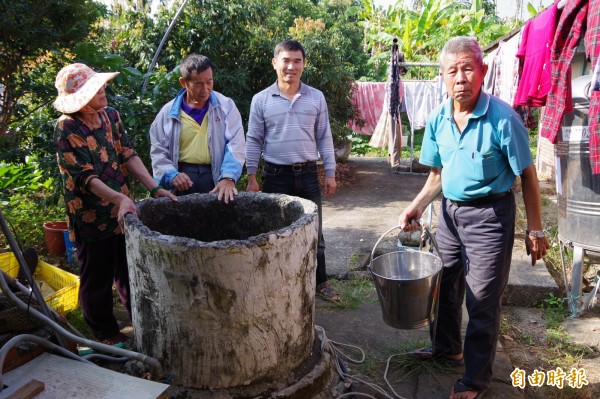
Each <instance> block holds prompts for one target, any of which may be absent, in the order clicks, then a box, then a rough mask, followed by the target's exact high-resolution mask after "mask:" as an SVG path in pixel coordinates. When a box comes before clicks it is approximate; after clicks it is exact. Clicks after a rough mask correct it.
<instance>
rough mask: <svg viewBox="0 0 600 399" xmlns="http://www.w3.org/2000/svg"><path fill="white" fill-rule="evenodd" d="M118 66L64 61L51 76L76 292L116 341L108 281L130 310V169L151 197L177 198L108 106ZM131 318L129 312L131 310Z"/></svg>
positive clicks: (121, 338) (120, 337)
mask: <svg viewBox="0 0 600 399" xmlns="http://www.w3.org/2000/svg"><path fill="white" fill-rule="evenodd" d="M118 74H119V73H118V72H111V73H97V72H95V71H93V70H92V69H91V68H90V67H88V66H87V65H84V64H80V63H76V64H71V65H68V66H66V67H64V68H63V69H62V70H61V71H60V72H59V73H58V75H57V76H56V82H55V86H56V88H57V90H58V97H57V98H56V101H55V102H54V108H56V109H57V110H58V111H60V112H62V113H63V115H62V116H61V117H60V118H59V119H58V121H57V123H56V127H55V138H56V152H57V159H58V166H59V169H60V173H61V175H62V177H63V181H64V185H65V192H64V197H65V204H66V210H67V216H68V220H69V234H70V237H71V240H73V241H74V242H75V246H76V248H77V258H78V260H79V266H80V281H81V286H80V289H79V299H80V302H81V307H82V310H83V316H84V318H85V321H86V322H87V324H88V325H89V326H90V328H91V330H92V333H93V334H94V336H95V337H96V339H98V340H100V341H102V342H104V343H107V344H110V345H112V344H116V343H119V342H128V341H129V338H128V337H127V336H125V335H124V334H122V333H121V332H120V331H119V326H118V324H117V321H116V319H115V316H114V314H113V299H112V285H113V282H114V284H115V286H116V287H117V291H118V293H119V298H120V300H121V303H122V304H123V305H124V306H125V308H126V309H127V311H128V312H129V313H130V312H131V304H130V294H129V274H128V271H127V258H126V254H125V237H124V235H123V220H124V217H125V215H126V214H128V213H132V214H134V215H135V214H136V207H135V204H134V202H133V201H132V200H131V198H130V197H129V182H128V177H127V175H128V174H131V175H132V176H133V177H135V178H136V179H138V180H139V181H140V182H141V183H142V184H143V185H144V186H145V187H146V188H147V189H148V190H149V191H150V194H151V196H152V197H169V198H171V199H172V200H174V201H176V200H177V197H175V196H174V195H173V194H171V193H170V192H169V191H167V190H164V189H163V188H162V187H161V186H158V185H156V182H155V181H154V179H153V178H152V176H151V175H150V174H149V173H148V170H147V169H146V167H145V166H144V164H143V162H142V161H141V159H140V158H139V157H138V156H137V154H136V152H135V151H134V149H133V148H132V146H131V143H130V142H129V139H128V137H127V135H126V134H125V131H124V128H123V124H122V122H121V117H120V115H119V113H118V112H117V110H115V109H114V108H110V107H108V102H107V100H106V94H105V91H104V90H105V87H106V84H107V83H108V82H109V81H110V80H111V79H113V78H114V77H115V76H117V75H118ZM130 318H131V314H130Z"/></svg>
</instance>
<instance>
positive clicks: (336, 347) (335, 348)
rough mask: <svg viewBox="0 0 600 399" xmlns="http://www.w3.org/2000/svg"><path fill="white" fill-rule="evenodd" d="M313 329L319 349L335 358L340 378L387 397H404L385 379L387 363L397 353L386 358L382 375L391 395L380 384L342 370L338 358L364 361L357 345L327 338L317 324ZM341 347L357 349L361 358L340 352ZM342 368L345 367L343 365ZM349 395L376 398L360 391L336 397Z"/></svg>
mask: <svg viewBox="0 0 600 399" xmlns="http://www.w3.org/2000/svg"><path fill="white" fill-rule="evenodd" d="M315 329H316V330H317V334H318V335H319V338H320V339H321V351H323V350H326V351H328V352H329V353H331V355H332V356H333V358H334V360H335V368H336V371H337V373H338V374H339V376H340V377H341V378H342V380H344V381H348V380H350V381H352V380H354V381H358V382H360V383H362V384H364V385H366V386H368V387H370V388H372V389H373V390H375V391H377V392H378V393H380V394H381V395H383V396H384V397H385V398H387V399H394V397H395V398H397V399H406V398H404V397H403V396H400V395H398V394H397V393H396V392H395V391H394V389H393V388H392V386H391V385H390V383H389V382H388V380H387V372H388V368H389V364H390V359H391V358H392V357H394V356H397V355H392V356H390V357H389V358H388V361H387V365H386V368H385V374H384V376H383V378H384V379H385V382H386V383H387V384H388V386H389V387H390V389H391V390H392V392H393V394H394V397H392V396H390V395H389V394H388V393H387V392H386V391H385V389H383V388H381V387H380V386H378V385H376V384H373V383H370V382H367V381H364V380H362V379H360V378H358V377H357V376H353V375H351V374H349V373H347V372H346V371H345V370H342V367H343V363H342V362H341V360H340V358H343V359H346V360H347V361H349V362H351V363H354V364H360V363H363V362H364V361H365V352H364V351H363V350H362V349H361V348H359V347H358V346H355V345H349V344H343V343H340V342H336V341H333V340H329V339H328V338H327V335H326V334H325V329H324V328H323V327H321V326H318V325H317V326H315ZM341 347H346V348H352V349H356V350H357V351H359V352H360V353H361V358H360V359H355V358H352V357H351V356H349V355H347V354H346V353H344V352H342V350H341V349H340V348H341ZM344 369H345V367H344ZM350 396H360V397H364V398H371V399H377V398H376V397H374V396H372V395H369V394H367V393H362V392H348V393H344V394H342V395H340V396H337V397H336V399H342V398H347V397H350Z"/></svg>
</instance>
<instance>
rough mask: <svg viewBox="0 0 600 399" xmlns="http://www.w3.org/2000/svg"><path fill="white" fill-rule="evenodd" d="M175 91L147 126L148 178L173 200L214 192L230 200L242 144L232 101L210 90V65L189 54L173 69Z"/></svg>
mask: <svg viewBox="0 0 600 399" xmlns="http://www.w3.org/2000/svg"><path fill="white" fill-rule="evenodd" d="M179 69H180V71H181V77H180V78H179V83H180V84H181V87H182V89H181V91H180V92H179V93H178V94H177V96H176V97H175V98H174V99H173V100H171V101H170V102H168V103H167V104H165V105H164V106H163V107H162V109H161V110H160V112H159V113H158V115H157V116H156V118H155V119H154V122H153V123H152V126H151V127H150V141H151V147H150V156H151V158H152V172H153V175H154V179H155V180H156V181H157V182H158V184H160V185H161V186H163V187H165V188H166V189H169V190H174V191H175V193H176V194H177V195H185V194H192V193H208V192H211V193H216V194H217V195H218V199H219V200H224V201H225V202H226V203H227V202H229V201H233V197H234V195H236V194H237V190H236V188H235V183H236V181H237V180H238V179H239V177H240V175H241V174H242V168H243V166H244V162H245V151H246V142H245V138H244V129H243V127H242V118H241V116H240V112H239V111H238V109H237V107H236V106H235V103H234V102H233V100H232V99H231V98H229V97H226V96H224V95H222V94H221V93H218V92H216V91H213V65H212V63H211V62H210V60H209V59H208V58H207V57H205V56H203V55H199V54H190V55H188V56H187V57H185V58H184V59H183V61H182V62H181V65H180V67H179Z"/></svg>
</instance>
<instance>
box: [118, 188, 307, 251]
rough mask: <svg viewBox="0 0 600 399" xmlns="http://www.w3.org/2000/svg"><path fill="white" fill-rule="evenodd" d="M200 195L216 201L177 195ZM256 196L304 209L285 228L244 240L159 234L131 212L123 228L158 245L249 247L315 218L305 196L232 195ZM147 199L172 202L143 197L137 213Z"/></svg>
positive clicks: (282, 235)
mask: <svg viewBox="0 0 600 399" xmlns="http://www.w3.org/2000/svg"><path fill="white" fill-rule="evenodd" d="M199 195H200V196H210V197H211V199H210V200H211V202H217V201H218V199H217V195H216V194H190V195H185V196H181V197H179V199H180V200H181V199H183V200H186V198H187V200H190V199H191V198H192V197H193V196H199ZM256 196H260V197H263V198H270V199H273V201H274V203H282V202H285V203H292V202H297V203H299V204H300V205H301V206H302V207H303V208H304V214H303V215H302V216H301V217H300V218H298V219H297V220H295V221H294V222H292V223H291V224H289V225H287V226H285V227H282V228H280V229H276V230H271V231H268V232H265V233H261V234H257V235H255V236H251V237H248V238H246V239H227V240H216V241H210V242H208V241H200V240H197V239H193V238H188V237H180V236H173V235H168V234H162V233H160V232H158V231H155V230H152V229H150V228H149V227H148V226H146V225H145V224H144V223H142V221H141V220H140V219H139V218H138V217H137V216H134V215H132V214H127V215H126V216H125V226H126V228H125V231H126V232H127V226H129V227H131V228H134V229H136V230H138V231H139V232H140V234H141V235H142V237H144V238H146V239H151V240H154V241H155V242H156V243H158V244H160V243H163V244H166V245H173V246H181V247H187V248H194V247H198V248H223V247H232V246H237V247H240V246H241V247H244V246H251V247H252V246H256V245H263V244H265V243H266V242H268V241H269V240H270V239H271V238H272V237H275V238H279V237H286V236H289V235H290V234H292V233H293V232H294V231H297V230H298V229H299V228H301V227H303V226H305V225H309V224H311V223H312V222H313V219H315V218H317V217H318V214H317V210H318V208H317V204H315V203H314V202H313V201H310V200H307V199H304V198H301V197H297V196H293V195H287V194H270V193H263V192H258V193H248V192H241V193H239V194H238V195H237V196H236V197H235V198H236V199H243V198H247V197H248V198H250V197H256ZM150 201H153V202H164V203H168V202H170V201H171V199H169V198H164V197H162V198H146V199H144V200H142V201H140V202H138V203H137V204H136V208H137V211H138V213H139V212H140V210H141V209H142V208H143V207H144V205H145V204H146V203H147V202H150ZM234 201H235V200H234Z"/></svg>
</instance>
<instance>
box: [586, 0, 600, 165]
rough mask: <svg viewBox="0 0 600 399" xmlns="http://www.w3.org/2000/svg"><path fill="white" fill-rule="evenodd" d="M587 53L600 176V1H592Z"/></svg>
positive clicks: (593, 160)
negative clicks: (591, 71) (590, 65)
mask: <svg viewBox="0 0 600 399" xmlns="http://www.w3.org/2000/svg"><path fill="white" fill-rule="evenodd" d="M585 52H586V54H587V55H588V57H589V59H590V60H591V61H592V65H595V67H594V76H592V88H593V90H592V92H591V93H592V94H591V96H590V109H589V112H588V121H589V126H590V164H591V166H592V173H593V174H595V175H598V174H600V0H592V1H590V9H589V12H588V20H587V32H586V33H585Z"/></svg>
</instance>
